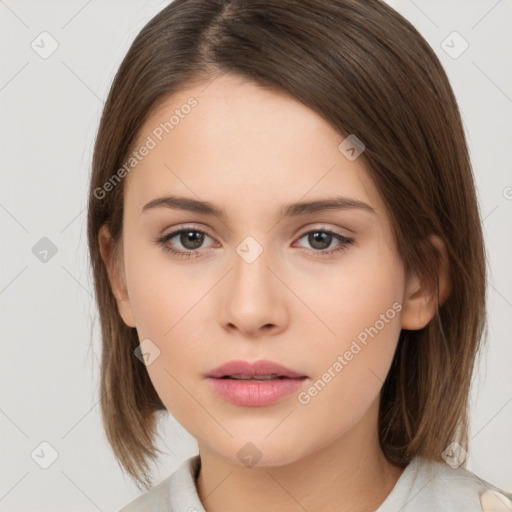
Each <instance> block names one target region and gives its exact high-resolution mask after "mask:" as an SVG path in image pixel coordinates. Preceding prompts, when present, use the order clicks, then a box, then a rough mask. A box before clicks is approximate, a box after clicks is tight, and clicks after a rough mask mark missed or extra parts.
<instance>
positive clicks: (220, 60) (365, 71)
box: [88, 0, 486, 489]
mask: <svg viewBox="0 0 512 512" xmlns="http://www.w3.org/2000/svg"><path fill="white" fill-rule="evenodd" d="M221 73H229V74H232V75H235V76H240V77H244V78H248V79H250V80H252V81H253V82H254V83H256V84H258V85H261V86H263V87H271V88H275V89H278V90H281V91H285V92H287V93H288V94H290V95H291V96H293V97H295V98H296V99H297V100H299V101H301V102H302V103H303V104H305V105H306V106H308V107H309V108H311V109H312V110H313V111H315V112H316V113H317V114H318V115H320V116H321V117H322V118H324V119H325V120H326V121H327V122H329V123H330V124H331V125H332V126H333V127H334V128H335V129H336V130H337V131H338V132H339V133H340V134H341V135H344V136H348V134H356V136H357V137H358V138H359V139H360V140H362V141H363V143H364V145H365V151H364V153H362V154H361V156H360V158H362V159H363V162H364V164H365V166H366V168H367V170H368V173H369V175H370V177H371V178H372V179H373V181H374V183H375V185H376V187H377V188H378V190H379V192H380V194H381V196H382V198H383V200H384V202H385V204H386V206H387V208H388V211H389V213H390V216H391V222H392V227H393V235H394V239H395V243H396V246H397V249H398V251H399V253H400V255H401V257H402V259H403V262H404V268H405V271H406V274H407V275H410V272H415V273H416V274H417V275H418V276H420V278H421V280H422V282H424V283H425V286H427V287H428V289H430V290H432V293H433V294H434V295H435V296H437V297H438V295H436V293H437V294H438V291H439V285H438V281H437V275H438V268H439V265H440V262H441V254H440V252H439V250H438V249H437V248H436V247H435V246H434V245H433V244H432V243H430V241H429V235H432V234H435V235H437V236H438V237H439V238H440V239H441V240H442V242H444V244H445V246H446V250H447V258H448V262H449V266H450V280H451V294H450V296H449V298H448V299H447V300H446V301H445V302H444V303H439V301H438V310H437V312H436V315H435V316H434V318H433V319H432V320H431V321H430V322H429V324H428V325H427V326H425V327H424V328H423V329H420V330H416V331H412V330H402V332H401V334H400V338H399V341H398V345H397V349H396V352H395V355H394V360H393V362H392V365H391V368H390V371H389V374H388V376H387V378H386V381H385V382H384V385H383V388H382V392H381V399H380V411H379V440H380V445H381V448H382V450H383V452H384V454H385V456H386V457H387V459H388V460H389V461H391V462H393V463H394V464H397V465H400V466H405V465H407V464H408V462H409V461H410V460H411V459H412V458H413V457H414V456H417V455H419V456H423V457H426V458H428V459H430V460H442V459H441V457H442V452H443V451H444V450H445V449H446V447H447V446H448V445H449V444H450V443H452V442H453V441H457V442H458V443H459V444H460V445H462V446H463V447H464V448H465V449H468V425H469V393H470V387H471V379H472V373H473V368H474V364H475V361H476V356H477V355H478V351H479V349H480V346H481V343H482V335H483V333H484V330H485V326H486V325H485V315H486V311H485V293H486V266H485V248H484V243H483V236H482V227H481V221H480V213H479V209H478V203H477V198H476V192H475V185H474V177H473V174H472V169H471V163H470V159H469V154H468V149H467V144H466V139H465V134H464V131H463V126H462V122H461V117H460V113H459V109H458V106H457V102H456V99H455V96H454V94H453V91H452V89H451V87H450V84H449V81H448V78H447V76H446V74H445V72H444V70H443V68H442V66H441V64H440V62H439V60H438V58H437V56H436V55H435V53H434V51H433V50H432V49H431V47H430V46H429V45H428V43H427V42H426V41H425V40H424V39H423V37H422V36H421V35H420V34H419V33H418V31H417V30H416V29H415V28H414V27H413V26H412V24H411V23H409V22H408V21H407V20H406V19H404V18H403V17H402V16H401V15H400V14H398V13H397V12H395V11H394V10H393V9H392V8H391V7H389V6H388V5H387V4H385V3H384V2H382V1H380V0H175V1H174V2H172V3H171V4H170V5H168V6H167V7H165V8H164V9H163V10H162V11H161V12H159V13H158V14H157V15H156V16H155V17H154V18H152V19H151V20H150V21H149V22H148V23H147V24H146V25H145V26H144V28H143V29H142V30H141V32H140V33H139V34H138V35H137V37H136V38H135V40H134V42H133V44H132V45H131V47H130V49H129V51H128V53H127V54H126V56H125V58H124V60H123V61H122V63H121V66H120V68H119V70H118V71H117V74H116V76H115V78H114V81H113V84H112V87H111V89H110V92H109V95H108V98H107V101H106V104H105V107H104V110H103V114H102V117H101V121H100V125H99V130H98V133H97V138H96V142H95V147H94V155H93V162H92V175H91V181H90V191H89V204H88V208H89V210H88V244H89V252H90V258H91V264H92V270H93V278H94V284H95V292H96V299H97V303H98V309H99V314H100V322H101V331H102V361H101V380H100V388H101V389H100V392H101V411H102V417H103V425H104V428H105V431H106V434H107V439H108V441H109V443H110V444H111V446H112V448H113V450H114V453H115V456H116V458H117V460H118V461H119V462H120V463H121V465H122V466H123V467H124V469H125V470H126V471H127V472H128V474H129V476H130V477H131V478H132V480H133V481H134V482H135V484H136V485H137V486H138V487H139V488H146V489H147V488H149V487H150V486H151V478H150V477H151V472H150V470H149V464H148V461H149V460H150V459H151V460H153V461H154V460H155V459H156V458H157V452H158V451H160V450H158V449H157V448H156V445H155V436H156V435H157V433H158V432H157V426H158V425H157V422H156V416H157V414H155V413H156V412H157V411H162V410H165V406H164V405H163V403H162V402H161V400H160V398H159V397H158V395H157V393H156V391H155V389H154V387H153V385H152V383H151V381H150V379H149V376H148V373H147V370H146V368H145V366H144V365H143V364H141V363H140V361H139V360H138V359H137V358H136V357H135V355H134V350H135V349H136V348H137V347H138V345H139V339H138V336H137V331H136V329H135V328H131V327H128V326H127V325H126V324H124V322H123V321H122V319H121V317H120V315H119V313H118V310H117V305H116V300H115V297H114V295H113V293H112V290H111V287H110V285H109V279H108V274H107V270H106V268H105V265H104V263H103V261H102V259H101V256H100V250H99V242H98V232H99V229H100V227H101V226H102V225H103V224H104V223H108V226H109V228H110V232H111V235H112V237H113V240H114V243H115V244H116V250H117V249H119V245H120V244H119V240H120V237H121V233H122V218H123V186H124V181H125V180H122V179H120V178H119V176H120V175H121V174H120V173H118V171H119V169H120V168H121V166H122V165H123V163H124V162H125V161H126V158H127V156H128V155H129V153H130V150H131V148H132V145H133V144H134V141H135V139H136V136H137V135H138V131H139V130H140V128H141V126H142V124H143V123H144V121H145V120H146V119H147V118H148V116H149V115H150V114H151V113H152V112H153V111H154V109H155V108H157V107H158V106H159V105H160V104H161V102H162V101H164V100H165V99H166V97H168V96H169V95H171V94H173V93H176V92H178V91H180V90H184V89H186V88H187V87H190V86H191V85H195V84H198V83H200V82H206V81H208V80H211V79H212V78H213V77H215V76H218V75H219V74H221ZM116 173H117V174H116ZM113 178H116V179H117V181H118V183H117V182H116V183H115V184H114V185H115V186H111V187H109V188H110V190H109V192H108V193H106V192H105V190H106V188H105V187H104V184H106V183H107V182H109V180H110V183H112V180H113ZM436 291H437V292H436Z"/></svg>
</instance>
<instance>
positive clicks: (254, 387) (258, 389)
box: [208, 377, 307, 407]
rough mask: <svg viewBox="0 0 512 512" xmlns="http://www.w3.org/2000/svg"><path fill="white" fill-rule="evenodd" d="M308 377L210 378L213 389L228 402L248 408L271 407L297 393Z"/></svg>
mask: <svg viewBox="0 0 512 512" xmlns="http://www.w3.org/2000/svg"><path fill="white" fill-rule="evenodd" d="M306 379H307V377H301V378H298V379H275V380H266V381H254V380H236V379H215V378H212V377H208V380H209V381H210V383H211V385H212V386H213V389H214V390H215V391H216V392H217V393H218V394H219V395H220V396H222V397H223V398H225V399H226V400H227V401H228V402H231V403H233V404H235V405H243V406H246V407H263V406H265V405H270V404H273V403H275V402H277V401H278V400H280V399H281V398H283V397H284V396H286V395H289V394H291V393H294V392H296V391H297V390H298V389H299V388H300V387H301V386H302V384H303V382H304V381H305V380H306Z"/></svg>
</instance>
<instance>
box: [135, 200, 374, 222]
mask: <svg viewBox="0 0 512 512" xmlns="http://www.w3.org/2000/svg"><path fill="white" fill-rule="evenodd" d="M153 208H171V209H174V210H186V211H189V212H195V213H202V214H205V215H211V216H214V217H217V218H219V219H222V220H225V219H226V212H225V210H223V209H222V208H219V207H218V206H216V205H214V204H212V203H210V202H208V201H199V200H197V199H192V198H189V197H180V196H167V197H159V198H157V199H153V200H152V201H150V202H149V203H147V204H145V205H144V206H143V207H142V211H141V214H142V213H144V212H146V211H148V210H151V209H153ZM349 209H357V210H362V211H366V212H368V213H372V214H374V215H377V212H376V211H375V209H374V208H372V207H371V206H370V205H369V204H366V203H364V202H362V201H359V200H357V199H351V198H348V197H341V196H336V197H333V198H326V199H318V200H316V201H309V202H298V203H291V204H287V205H284V206H283V207H282V208H281V214H280V217H281V218H283V217H298V216H300V215H307V214H312V213H317V212H323V211H327V210H349Z"/></svg>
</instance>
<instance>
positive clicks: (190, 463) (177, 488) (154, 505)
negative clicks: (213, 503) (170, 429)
mask: <svg viewBox="0 0 512 512" xmlns="http://www.w3.org/2000/svg"><path fill="white" fill-rule="evenodd" d="M199 466H200V458H199V455H195V456H194V457H190V458H189V459H187V460H185V461H184V462H183V463H182V464H181V465H180V466H179V467H178V468H177V469H176V471H175V472H174V473H172V474H171V475H170V476H168V477H167V478H165V479H164V480H163V481H162V482H160V483H159V484H158V485H156V486H154V487H152V488H151V489H150V490H149V491H147V492H145V493H144V494H141V495H140V496H138V497H137V498H135V499H134V500H133V501H131V502H130V503H128V504H127V505H125V506H124V507H123V508H122V509H120V510H119V512H153V511H155V510H158V511H159V512H171V511H173V510H175V509H179V510H181V508H177V507H179V506H180V504H181V503H188V504H189V505H192V504H194V503H196V504H200V501H199V497H198V495H197V490H196V486H195V475H196V472H197V470H198V468H199ZM196 509H197V510H198V512H200V511H202V510H204V509H203V508H202V507H201V508H197V507H196ZM183 510H186V509H183Z"/></svg>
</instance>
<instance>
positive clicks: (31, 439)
mask: <svg viewBox="0 0 512 512" xmlns="http://www.w3.org/2000/svg"><path fill="white" fill-rule="evenodd" d="M167 3H168V2H163V1H156V0H155V1H146V2H144V1H133V0H131V1H128V0H122V1H121V0H115V1H114V0H102V1H100V0H89V1H86V0H80V1H75V0H72V1H70V0H67V1H63V0H60V1H52V2H48V1H46V2H43V1H41V0H37V1H36V0H33V1H27V0H23V1H22V0H18V1H15V0H6V1H2V0H0V17H1V18H0V20H1V21H0V23H1V30H0V37H1V52H2V66H1V68H0V102H1V113H2V117H1V120H2V123H1V125H0V130H1V138H0V140H1V145H2V146H1V151H0V158H1V167H0V168H1V173H2V174H1V188H0V226H1V241H2V242H1V251H2V252H1V267H0V308H1V326H0V328H1V333H0V335H1V345H0V350H1V353H0V365H1V367H0V379H1V381H0V390H1V395H0V427H1V432H2V435H1V437H0V439H1V444H2V446H1V450H2V451H1V454H2V455H1V458H0V460H1V467H0V510H1V511H28V510H38V511H52V512H56V511H69V510H76V511H79V510H80V511H82V510H83V511H86V510H87V511H89V510H90V511H94V510H102V511H110V510H118V509H119V508H120V507H121V506H122V505H124V504H125V503H127V502H128V501H130V500H132V499H133V498H135V497H136V496H137V495H138V494H139V491H138V490H137V488H136V487H135V486H134V485H133V484H132V483H131V481H130V479H129V478H128V477H127V476H124V475H123V473H122V472H121V469H120V467H119V466H118V464H117V462H116V461H115V459H114V457H113V455H112V452H111V449H110V447H109V445H108V444H107V442H106V438H105V435H104V433H103V430H102V427H101V420H100V417H99V407H98V365H99V355H100V345H99V328H98V318H97V313H96V310H95V304H94V301H93V295H92V289H93V288H92V280H91V276H90V269H89V265H88V260H87V246H86V210H85V208H86V204H87V199H86V198H87V185H88V179H89V172H90V163H91V155H92V147H93V141H94V136H95V133H96V130H97V126H98V122H99V116H100V113H101V109H102V107H103V101H104V99H105V98H106V95H107V92H108V89H109V86H110V84H111V82H112V79H113V77H114V73H115V71H116V69H117V67H118V66H119V64H120V62H121V59H122V58H123V56H124V55H125V53H126V51H127V50H128V47H129V45H130V44H131V42H132V41H133V39H134V37H135V36H136V34H137V33H138V32H139V30H140V29H141V28H142V26H143V25H144V24H145V23H146V22H147V21H148V20H149V19H150V18H151V17H152V16H153V15H154V14H156V13H157V12H158V11H159V10H160V9H161V8H163V7H164V6H165V5H166V4H167ZM389 3H390V4H391V5H393V6H394V7H395V8H396V9H397V10H398V11H399V12H401V13H402V14H403V15H404V16H405V17H406V18H408V19H409V20H410V21H411V22H412V23H413V24H414V25H415V26H416V27H417V28H418V30H419V31H420V32H421V33H422V34H423V35H424V37H425V38H426V39H427V40H428V42H429V43H430V45H431V46H432V47H433V48H434V50H435V51H436V53H437V54H438V55H439V57H440V59H441V61H442V63H443V65H444V67H445V69H446V70H447V73H448V75H449V77H450V80H451V83H452V85H453V88H454V90H455V93H456V96H457V98H458V101H459V106H460V108H461V111H462V116H463V121H464V125H465V129H466V133H467V136H468V140H469V145H470V150H471V157H472V161H473V165H474V170H475V175H476V181H477V187H478V194H479V200H480V205H481V211H482V217H483V218H484V230H485V237H486V243H487V250H488V260H489V269H490V279H489V312H490V314H489V345H488V347H487V349H486V350H485V351H484V356H485V357H484V358H483V360H482V363H481V365H480V367H479V371H478V373H477V374H476V375H475V379H474V389H473V393H472V404H473V407H472V416H471V418H472V430H471V436H472V445H471V447H470V448H471V449H472V451H471V453H470V457H469V462H468V468H469V469H470V470H472V471H474V472H475V473H477V474H478V475H479V476H481V477H482V478H484V479H486V480H489V481H491V482H492V483H494V484H496V485H498V486H499V487H502V488H504V489H507V490H508V491H512V435H511V432H512V428H511V427H512V375H511V371H510V367H511V364H510V363H511V362H512V343H511V336H510V331H511V327H512V323H511V317H512V286H511V285H512V270H511V262H512V239H511V235H510V234H511V233H512V229H511V227H512V226H511V225H512V173H511V168H512V167H511V160H512V158H511V150H510V141H511V140H512V138H511V120H512V117H511V111H512V99H511V97H512V68H511V66H510V62H511V53H512V44H511V39H512V37H511V30H510V26H511V25H510V21H511V17H512V16H511V15H512V2H511V0H499V1H496V0H490V1H486V0H485V1H483V0H471V1H467V0H464V1H462V0H460V1H420V0H416V1H415V2H413V1H411V0H390V1H389ZM44 31H46V32H48V33H49V34H50V35H51V38H53V39H54V40H55V41H56V42H57V44H58V48H57V49H56V51H55V52H54V53H53V54H52V55H50V56H49V57H47V58H42V57H41V56H40V53H37V52H36V51H35V49H33V48H32V47H31V44H32V42H33V41H35V43H34V45H37V44H39V47H37V46H36V48H38V52H43V51H48V50H49V49H51V40H50V36H39V35H40V34H41V32H44ZM453 31H457V32H458V33H459V34H460V36H461V37H462V38H463V39H464V40H465V41H467V43H468V44H469V47H468V48H467V50H466V51H465V52H464V53H462V54H461V55H460V56H458V57H457V58H453V57H454V55H455V53H454V52H456V53H458V52H460V50H461V49H462V48H463V46H461V45H463V44H464V43H463V40H462V39H460V38H458V36H456V35H455V36H453V35H450V34H452V32H453ZM448 36H449V37H448ZM41 37H44V38H46V39H44V43H41ZM447 37H448V39H447ZM454 38H455V39H454ZM443 41H446V42H445V43H443ZM447 44H448V45H450V46H451V49H450V48H447V47H446V45H447ZM442 45H443V46H442ZM43 46H44V48H43ZM444 48H446V49H447V50H448V51H449V52H451V53H452V55H449V54H448V53H447V52H446V51H445V49H444ZM507 62H508V64H507ZM44 237H46V238H48V239H49V240H50V241H51V244H50V243H49V242H48V240H43V241H41V239H42V238H44ZM36 244H39V245H36ZM34 246H35V247H36V248H35V249H33V248H34ZM52 246H54V250H55V249H56V250H57V252H56V253H55V254H52ZM45 249H46V250H49V252H48V253H47V254H46V262H44V261H41V258H44V253H42V252H40V251H43V250H45ZM91 326H92V327H91ZM91 338H92V341H93V342H92V345H91V348H90V339H91ZM162 437H163V438H164V439H165V440H166V442H165V444H163V443H162V444H160V447H161V448H162V449H164V450H165V451H166V452H167V454H168V455H166V456H165V457H163V458H162V459H161V464H160V465H159V466H158V467H157V468H156V472H155V482H158V481H160V480H161V479H163V478H164V477H166V476H167V475H169V474H170V473H171V472H172V471H174V469H176V467H177V466H178V465H179V464H180V463H181V461H182V460H184V459H185V458H187V457H189V456H191V455H193V454H195V453H197V444H196V442H195V440H194V439H193V438H191V436H190V435H189V434H188V433H187V432H186V431H185V430H184V429H183V428H182V427H181V426H180V425H179V424H178V423H177V422H176V421H175V420H174V419H173V418H171V417H167V418H166V417H163V418H162ZM42 442H47V443H49V444H50V445H51V447H53V449H54V450H55V451H56V452H57V454H58V457H57V458H56V460H55V461H54V462H53V464H51V466H49V467H48V468H47V469H43V468H42V467H40V464H43V465H44V464H45V463H49V462H51V454H52V448H49V447H47V446H46V445H43V446H41V445H40V444H41V443H42ZM31 454H34V455H33V456H32V455H31ZM38 455H39V456H38ZM36 461H37V462H36Z"/></svg>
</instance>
